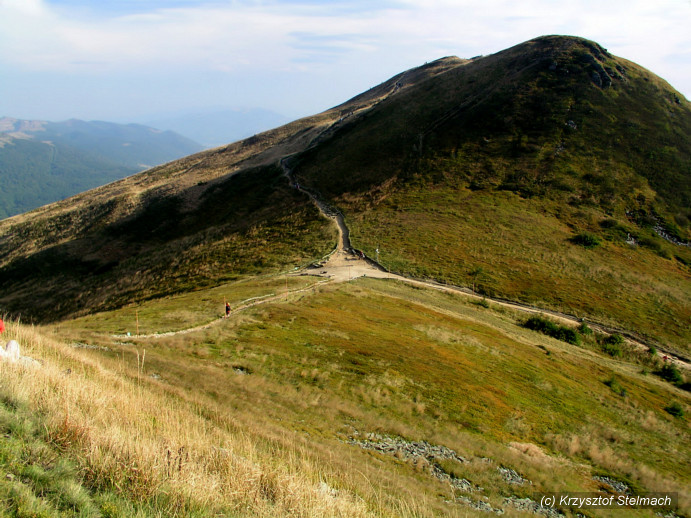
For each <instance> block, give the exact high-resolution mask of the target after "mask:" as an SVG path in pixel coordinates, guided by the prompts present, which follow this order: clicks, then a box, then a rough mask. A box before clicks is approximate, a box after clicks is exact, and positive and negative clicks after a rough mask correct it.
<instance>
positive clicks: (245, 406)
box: [4, 277, 691, 516]
mask: <svg viewBox="0 0 691 518" xmlns="http://www.w3.org/2000/svg"><path fill="white" fill-rule="evenodd" d="M287 287H288V288H289V291H290V293H289V292H287V291H284V292H281V291H280V290H281V289H283V290H285V288H286V280H285V279H284V278H282V277H274V278H271V277H267V278H265V279H263V280H261V279H258V280H256V281H251V280H244V281H241V282H234V283H231V284H229V285H227V286H225V287H220V288H218V289H214V290H204V291H200V292H197V294H196V297H197V300H198V301H199V302H200V304H198V305H197V306H195V305H194V304H193V301H194V298H195V297H194V296H192V295H178V296H173V297H167V298H163V299H159V300H152V301H149V302H146V303H145V304H143V305H142V306H139V307H136V306H135V307H130V308H123V309H120V310H117V311H112V312H107V313H101V314H99V315H96V316H93V317H85V318H82V319H77V320H73V321H66V322H64V323H62V324H61V325H60V326H59V327H56V328H43V329H40V330H36V331H33V330H30V329H27V328H23V327H15V328H13V330H12V331H11V335H10V336H17V337H18V338H19V339H20V341H21V342H22V343H26V344H27V347H26V353H27V354H30V355H33V356H35V357H37V358H38V359H41V360H42V361H43V366H42V367H41V368H39V369H37V370H34V371H21V370H11V369H10V370H8V369H6V370H5V371H4V372H6V373H11V376H10V379H12V380H13V381H12V382H11V384H10V385H5V389H4V390H7V387H14V388H12V389H11V392H10V395H9V396H5V400H6V401H7V400H8V398H9V400H11V401H21V404H18V405H15V406H16V408H18V409H21V408H24V409H26V412H28V413H32V412H36V413H37V415H40V416H43V417H42V418H41V419H43V421H40V422H37V425H36V426H35V427H34V429H35V430H39V431H40V433H38V435H37V436H36V435H35V436H34V439H33V440H37V441H39V442H41V441H42V442H44V443H45V444H46V445H47V446H46V448H48V449H49V450H50V451H52V452H53V453H52V455H54V456H56V458H58V457H59V458H61V459H63V461H64V462H67V463H71V465H72V466H73V467H74V470H73V471H72V472H71V473H73V474H74V475H70V477H73V478H72V479H70V480H72V481H73V482H75V483H76V484H77V485H80V486H81V487H82V492H83V494H84V495H86V496H85V497H84V502H90V503H88V504H87V503H84V504H83V505H84V506H89V505H91V506H94V508H96V509H103V505H104V502H109V505H112V506H114V507H113V512H114V514H113V515H115V516H117V515H118V514H117V513H120V514H119V515H126V514H127V513H128V512H133V510H134V511H136V512H139V513H141V515H142V516H144V515H146V513H153V514H155V513H156V512H164V513H167V514H173V513H175V512H177V513H182V514H185V513H187V514H186V515H195V514H197V515H207V514H210V513H211V512H215V511H219V510H226V511H228V512H236V513H238V514H244V513H245V512H248V513H252V514H260V515H261V514H264V515H267V516H268V515H271V513H274V514H275V513H276V512H279V514H280V513H282V512H286V513H288V512H295V513H300V514H308V515H309V514H312V515H319V513H322V514H324V513H325V514H327V515H339V514H340V515H343V516H351V515H355V516H356V515H358V514H361V515H375V516H376V515H391V514H394V515H403V516H411V515H415V516H435V515H439V514H443V515H452V516H453V515H460V516H463V514H464V513H467V512H468V511H467V510H468V507H467V505H468V502H467V499H468V498H469V499H470V501H471V502H472V501H477V500H481V499H484V498H487V501H488V502H489V503H490V504H491V505H492V506H493V507H495V508H504V509H506V511H507V513H508V515H512V514H518V513H519V512H518V511H517V510H516V509H514V507H513V506H512V505H511V504H510V503H509V502H508V501H507V500H506V498H507V496H509V495H515V497H516V498H519V497H520V498H524V497H528V498H530V496H531V495H532V494H533V493H534V492H535V491H558V490H582V491H586V490H587V491H589V490H592V489H593V487H594V482H593V479H592V477H593V476H595V475H596V474H597V475H601V474H602V473H606V474H607V476H608V477H610V478H612V479H614V480H621V481H624V482H625V483H626V484H628V485H629V487H632V488H635V491H644V490H660V491H672V490H674V491H679V492H680V495H681V497H680V502H681V503H680V506H681V507H680V510H679V511H678V512H682V513H683V512H686V511H684V509H687V508H688V506H689V505H690V504H689V495H687V493H686V492H685V490H684V489H683V488H684V487H686V486H687V485H688V481H689V480H690V479H691V473H690V472H689V471H688V467H687V466H686V465H685V463H684V462H683V460H682V459H684V458H686V457H687V456H688V454H689V453H691V452H687V451H686V450H687V449H688V445H689V444H691V443H690V442H689V441H688V440H687V438H685V437H686V434H687V431H686V426H687V425H686V421H685V419H686V417H685V416H684V415H683V414H682V415H681V416H675V415H673V414H672V413H670V412H669V410H667V409H666V407H668V406H669V404H670V403H669V401H670V400H671V399H672V400H677V401H679V404H680V406H681V408H682V410H683V407H684V405H688V404H689V397H688V395H684V394H685V393H684V392H679V391H678V390H677V389H676V388H675V387H674V386H673V385H671V384H669V383H667V382H664V381H662V380H661V379H660V378H658V377H657V376H646V375H645V374H643V373H641V368H640V365H639V364H637V363H636V361H635V358H634V357H633V356H631V358H630V359H629V357H628V356H625V357H622V358H621V359H619V360H617V361H613V360H611V359H609V357H608V356H607V355H604V354H602V353H601V352H598V349H597V348H596V346H595V345H592V344H591V342H588V341H587V340H591V341H592V343H593V344H596V343H597V340H596V337H592V338H589V339H587V340H586V339H585V338H584V342H583V344H582V346H581V347H578V346H574V345H571V344H568V343H566V342H564V341H561V340H555V339H554V338H552V337H548V336H545V335H542V334H541V333H535V332H534V331H532V330H530V329H526V328H525V327H523V326H522V323H523V322H524V320H525V318H524V317H522V316H521V315H520V314H518V313H515V312H514V311H512V310H508V309H505V308H501V307H498V306H495V305H493V304H490V307H489V308H485V307H478V306H477V305H476V304H475V303H474V302H472V301H471V300H468V299H465V298H464V297H463V296H462V295H454V294H446V293H439V292H436V291H434V290H427V289H419V288H414V287H410V286H406V285H404V284H400V283H396V282H391V281H376V280H367V279H361V280H359V281H356V282H353V283H349V284H346V285H339V286H336V285H328V284H326V285H324V284H313V280H312V281H310V279H309V278H290V279H288V284H287ZM223 294H236V295H233V296H232V297H229V299H230V300H231V303H232V305H233V307H234V308H239V307H240V303H241V302H243V301H245V300H247V299H253V298H256V297H262V295H271V294H274V295H278V297H277V298H275V299H270V300H266V301H265V302H263V303H261V304H257V305H255V306H252V307H246V308H245V309H242V310H240V309H236V310H235V311H233V312H232V313H231V317H230V318H229V319H223V318H220V314H221V308H222V299H221V295H223ZM259 300H261V299H259ZM203 301H207V302H203ZM135 311H138V312H139V315H140V317H142V318H141V320H140V323H141V324H142V325H144V323H146V324H145V325H146V332H147V333H149V334H150V333H156V332H158V333H164V332H166V331H171V330H172V329H177V330H178V331H185V330H186V329H190V330H191V332H185V333H180V334H169V335H166V334H160V335H157V336H156V337H153V336H152V337H146V336H144V333H143V332H142V334H141V335H140V336H136V334H135V333H130V336H127V335H126V333H123V331H125V330H126V329H130V330H131V329H132V325H133V324H134V318H133V317H134V315H133V313H135ZM183 313H184V315H185V316H184V319H178V318H173V319H171V318H169V316H168V315H171V314H177V315H178V316H181V315H183ZM183 322H184V323H183ZM209 324H210V325H209ZM200 326H201V327H200ZM203 326H206V327H203ZM194 329H196V331H195V330H194ZM142 331H143V329H142ZM48 336H50V338H48ZM642 356H648V355H647V353H644V354H643V355H642ZM497 373H502V375H501V377H497ZM593 377H595V378H597V379H602V380H603V383H602V384H601V385H600V387H598V386H595V385H593V384H592V379H593ZM44 387H45V388H44ZM113 391H114V392H113ZM65 405H67V406H65ZM120 405H123V406H120ZM8 408H9V409H10V410H9V411H10V413H13V412H14V413H15V415H17V416H19V415H20V414H17V412H19V410H17V411H15V410H12V408H14V407H12V406H9V407H8V406H6V407H5V409H6V410H7V409H8ZM22 412H24V410H22ZM672 412H674V410H672ZM24 415H28V414H26V413H25V414H24ZM32 419H33V417H32ZM41 430H44V431H41ZM386 437H388V439H386ZM382 441H389V443H390V444H395V443H397V441H398V442H400V443H401V444H408V443H410V444H412V443H416V444H417V443H418V442H420V441H425V442H426V443H428V444H430V445H433V446H434V445H437V446H444V447H447V448H450V449H452V450H453V451H454V452H456V454H458V455H459V456H461V457H463V458H464V459H465V461H463V462H459V461H450V460H445V461H441V460H440V461H438V462H437V464H438V465H439V466H440V467H439V468H438V469H440V470H441V471H436V470H437V468H432V467H430V466H431V464H430V461H429V460H426V459H425V458H424V457H419V456H414V455H413V456H406V455H409V454H404V453H402V451H401V452H399V453H398V454H396V455H398V456H396V455H393V454H391V455H387V454H386V453H383V452H379V453H377V452H376V451H374V450H371V449H368V448H364V447H363V446H358V444H363V445H367V444H369V445H370V446H369V448H371V447H373V445H376V444H379V443H382V444H384V443H383V442H382ZM392 451H394V452H395V451H396V450H395V448H394V450H392ZM671 451H676V452H677V453H676V454H674V455H671V454H670V452H671ZM483 459H489V460H483ZM41 462H43V464H42V465H43V466H44V468H45V469H52V468H51V467H52V466H53V464H50V463H49V462H46V461H45V460H43V458H42V460H41ZM435 465H436V464H435ZM499 467H503V468H510V469H512V470H513V471H515V472H516V473H518V474H520V477H523V478H525V479H526V480H530V481H531V483H532V484H531V485H530V486H520V485H514V484H513V483H511V482H508V480H509V479H505V478H504V476H505V475H502V473H503V472H502V471H501V470H499ZM248 470H249V471H248ZM10 472H12V473H14V474H15V476H16V477H17V479H21V480H23V481H24V482H23V483H25V484H27V488H28V489H27V490H28V491H30V492H33V494H34V496H37V497H39V496H40V498H41V499H43V500H44V503H45V505H48V506H53V507H55V508H56V509H63V508H61V507H60V506H61V505H63V504H61V503H60V502H57V501H53V500H51V498H52V497H50V491H47V492H45V493H42V492H40V491H39V490H38V489H37V486H33V485H32V483H30V481H28V480H26V479H25V478H22V477H24V475H22V474H21V473H20V472H19V471H16V470H15V471H10ZM75 473H76V474H75ZM435 473H436V475H435ZM443 473H446V474H447V475H443ZM444 476H449V477H450V476H453V477H454V478H456V479H459V480H460V479H465V480H468V481H469V482H470V484H471V486H480V487H482V488H483V489H482V490H481V491H480V492H479V493H478V492H477V491H475V492H473V491H464V490H461V489H458V488H456V489H453V486H451V485H449V482H448V481H445V480H448V479H444ZM207 477H213V481H212V479H210V478H207ZM439 477H441V478H439ZM68 478H69V477H68ZM191 479H194V480H198V481H199V482H197V483H195V485H194V487H191V486H190V485H189V484H185V481H187V480H191ZM125 480H127V483H124V482H125ZM204 480H207V482H202V481H204ZM201 487H204V497H202V494H201V493H198V492H197V491H198V490H197V489H195V488H201ZM209 488H215V489H209ZM44 496H45V498H44ZM13 498H14V497H13ZM84 508H86V507H84ZM116 510H117V512H116ZM232 510H235V511H232ZM278 510H282V511H278ZM101 512H103V511H101ZM599 515H600V514H599V511H594V514H593V516H599Z"/></svg>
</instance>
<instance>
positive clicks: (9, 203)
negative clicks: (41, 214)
mask: <svg viewBox="0 0 691 518" xmlns="http://www.w3.org/2000/svg"><path fill="white" fill-rule="evenodd" d="M201 149H203V146H201V145H200V144H198V143H196V142H194V141H192V140H190V139H188V138H186V137H183V136H181V135H178V134H177V133H174V132H172V131H160V130H157V129H154V128H151V127H147V126H143V125H139V124H115V123H111V122H100V121H91V122H86V121H81V120H75V119H72V120H68V121H64V122H47V121H29V120H19V119H13V118H9V117H4V118H0V185H2V189H1V190H0V218H6V217H9V216H12V215H15V214H20V213H22V212H26V211H28V210H31V209H34V208H36V207H40V206H41V205H45V204H47V203H51V202H54V201H57V200H61V199H64V198H67V197H69V196H72V195H74V194H77V193H79V192H82V191H86V190H88V189H92V188H94V187H98V186H101V185H104V184H106V183H109V182H112V181H114V180H119V179H121V178H124V177H126V176H129V175H131V174H134V173H137V172H139V171H142V170H144V169H148V168H149V167H152V166H155V165H158V164H162V163H165V162H169V161H171V160H174V159H176V158H180V157H183V156H186V155H189V154H191V153H195V152H197V151H200V150H201Z"/></svg>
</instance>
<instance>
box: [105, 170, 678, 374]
mask: <svg viewBox="0 0 691 518" xmlns="http://www.w3.org/2000/svg"><path fill="white" fill-rule="evenodd" d="M279 165H280V166H281V168H282V169H283V173H284V175H285V176H286V177H287V178H288V181H289V182H290V184H291V186H292V187H293V188H295V189H297V190H299V191H300V192H302V193H304V194H306V195H307V196H309V197H310V199H311V200H312V201H313V202H314V204H315V205H316V206H317V207H318V208H319V211H320V212H321V213H322V215H323V216H324V217H326V218H329V219H331V220H333V221H334V223H335V224H336V226H337V227H338V235H339V238H338V245H337V247H336V249H335V250H334V251H333V252H332V253H331V254H330V255H329V256H328V258H327V259H326V260H323V261H322V262H319V263H315V264H312V265H310V266H308V267H306V268H303V269H301V270H298V271H295V272H292V273H290V274H288V275H291V276H301V275H310V276H315V277H321V278H323V280H321V281H317V282H315V283H314V284H310V285H309V286H307V287H304V288H300V289H296V290H292V291H290V292H289V293H290V294H297V293H302V292H307V291H311V290H314V289H315V288H316V287H317V286H319V285H322V284H327V283H332V282H348V281H351V280H353V279H357V278H359V277H373V278H376V279H394V280H397V281H401V282H405V283H408V284H412V285H416V286H422V287H426V288H433V289H436V290H440V291H445V292H452V293H460V294H463V295H465V296H467V297H471V298H474V299H477V300H478V301H480V300H483V299H484V300H487V301H491V302H492V303H493V304H496V305H500V306H504V307H507V308H511V309H514V310H518V311H523V312H525V313H532V314H539V315H548V316H550V317H551V318H553V319H557V320H559V321H561V322H563V323H569V324H574V323H577V324H578V323H581V322H583V321H584V320H582V319H579V318H577V317H575V316H573V315H567V314H565V313H560V312H557V311H551V310H546V309H541V308H537V307H534V306H529V305H527V304H521V303H518V302H512V301H508V300H501V299H496V298H490V297H484V296H482V295H478V294H477V293H474V292H473V291H471V290H469V289H468V288H463V287H460V286H454V285H449V284H440V283H437V282H433V281H426V280H419V279H412V278H409V277H404V276H403V275H399V274H395V273H391V272H389V271H388V270H386V268H384V267H383V266H382V265H380V264H378V263H377V262H376V261H374V260H372V259H371V258H369V257H367V256H366V255H365V254H363V253H362V252H361V251H359V250H356V249H353V248H352V246H351V243H350V232H349V230H348V227H347V225H346V223H345V219H344V217H343V214H342V213H341V212H340V211H339V210H338V209H335V208H333V207H331V206H330V205H329V204H327V203H326V202H325V201H324V200H323V199H322V197H321V196H320V195H319V193H318V192H316V191H315V190H314V189H311V188H307V187H305V186H303V185H300V184H299V183H298V182H297V181H296V179H295V177H294V175H293V172H292V170H291V169H290V168H289V167H288V165H287V163H286V158H283V159H281V160H280V161H279ZM285 296H286V293H281V294H274V293H271V294H268V295H264V296H261V297H254V298H252V299H248V300H246V301H243V302H241V303H240V304H239V305H237V306H235V307H233V308H232V312H233V313H236V312H238V311H242V310H244V309H247V308H250V307H254V306H257V305H259V304H265V303H267V302H274V301H276V300H280V299H282V298H285ZM223 321H224V319H223V318H220V319H215V320H213V321H211V322H209V323H206V324H203V325H200V326H195V327H191V328H187V329H182V330H179V331H170V332H165V333H154V334H147V335H138V336H137V338H140V339H141V338H160V337H165V336H174V335H181V334H188V333H193V332H196V331H201V330H204V329H208V328H210V327H212V326H214V325H218V324H219V323H221V322H223ZM585 322H586V323H587V324H588V325H589V326H590V327H591V328H593V329H596V330H598V331H600V332H602V333H606V334H613V333H620V334H623V335H625V337H626V339H627V340H628V342H629V343H630V344H631V345H633V346H634V347H637V348H640V349H641V350H645V351H647V350H648V349H649V345H648V344H646V343H645V341H643V340H641V339H638V338H637V337H633V336H631V335H630V334H629V333H626V332H623V331H621V330H616V329H611V328H608V327H607V326H604V325H601V324H598V323H597V322H592V321H589V320H585ZM117 337H118V338H124V337H123V336H119V335H117ZM657 348H658V349H659V352H658V356H660V358H667V361H669V362H671V363H673V364H674V365H676V366H678V367H682V368H684V369H687V370H691V362H689V360H688V359H687V358H684V357H678V356H676V355H674V354H672V353H671V352H669V351H666V350H664V349H662V348H661V347H659V346H658V347H657Z"/></svg>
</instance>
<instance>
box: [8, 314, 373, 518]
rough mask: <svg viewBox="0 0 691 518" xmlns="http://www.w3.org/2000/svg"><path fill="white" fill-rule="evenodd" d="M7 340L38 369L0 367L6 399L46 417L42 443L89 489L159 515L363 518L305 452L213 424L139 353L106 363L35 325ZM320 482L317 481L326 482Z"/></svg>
mask: <svg viewBox="0 0 691 518" xmlns="http://www.w3.org/2000/svg"><path fill="white" fill-rule="evenodd" d="M6 337H7V338H8V339H17V340H18V341H19V342H20V343H21V344H23V346H24V349H23V354H24V355H28V356H31V357H33V358H35V359H37V360H39V361H40V362H41V363H42V365H41V366H38V367H33V368H23V367H20V366H17V365H10V364H5V363H0V369H2V380H3V389H4V391H5V394H6V395H5V397H11V398H12V399H14V400H18V401H24V402H26V403H27V404H28V405H30V407H31V409H32V410H33V411H34V412H36V413H38V414H41V415H44V416H45V417H46V420H47V422H48V437H49V438H50V440H51V442H52V443H53V444H54V445H55V447H56V448H57V449H58V450H59V451H61V452H64V453H65V454H67V455H69V456H72V457H74V458H77V459H80V464H81V467H82V469H83V470H84V477H85V481H86V483H87V485H89V486H91V487H94V488H99V487H107V488H116V489H117V490H118V491H119V492H121V493H122V494H124V495H125V496H127V497H129V498H132V499H134V500H142V499H143V500H151V499H154V500H156V499H160V497H161V495H165V499H163V501H162V502H161V504H160V505H161V512H162V513H163V514H165V515H179V514H180V513H184V512H185V510H186V509H190V508H192V509H195V508H197V509H205V510H207V511H208V512H209V513H210V514H214V513H216V512H224V513H225V512H231V513H234V514H235V513H237V514H239V515H256V516H277V515H295V516H315V517H317V516H348V517H350V516H367V515H369V514H370V512H369V511H368V509H367V507H366V506H365V505H364V503H363V502H362V501H361V500H359V499H358V498H356V497H355V495H353V494H352V493H350V492H348V491H338V490H335V489H334V490H330V489H329V487H331V485H332V484H334V481H332V480H330V478H329V473H326V472H324V471H322V468H320V467H319V466H316V465H314V464H313V461H312V460H311V459H310V455H309V454H308V453H307V452H306V451H305V450H304V449H303V448H302V447H301V446H294V447H292V448H286V447H285V444H281V443H280V441H273V440H270V439H268V438H261V433H257V434H250V433H248V431H247V430H242V429H240V428H238V427H236V426H235V424H234V420H233V418H232V415H227V416H215V418H214V419H209V418H208V417H205V416H204V413H205V412H203V411H202V409H201V408H199V407H195V406H194V405H190V404H185V403H182V402H181V401H180V400H179V399H177V398H173V397H170V396H168V395H166V394H164V393H163V391H161V390H158V389H157V387H156V385H155V383H151V382H150V381H145V380H143V379H142V370H143V368H144V365H145V361H146V359H145V356H144V353H143V352H142V354H141V355H139V357H138V362H137V363H135V364H134V365H132V362H131V358H123V360H122V364H121V366H120V368H121V372H117V371H115V370H112V369H110V368H107V367H104V366H103V364H102V363H100V362H98V361H94V360H92V359H90V358H88V357H87V355H84V354H81V353H80V352H79V351H76V350H74V349H71V348H69V347H67V346H65V345H63V344H61V343H60V342H58V341H55V340H52V339H50V338H46V337H45V336H44V335H42V334H40V333H38V332H36V331H35V330H34V329H33V328H30V327H26V326H23V325H18V324H12V325H10V329H9V330H8V332H7V335H6ZM322 477H323V478H322Z"/></svg>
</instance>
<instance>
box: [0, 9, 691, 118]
mask: <svg viewBox="0 0 691 518" xmlns="http://www.w3.org/2000/svg"><path fill="white" fill-rule="evenodd" d="M690 28H691V0H522V1H516V0H482V1H471V0H383V1H378V0H342V1H339V0H322V1H318V0H226V1H221V0H210V1H189V0H102V1H101V0H0V116H3V115H5V116H12V117H17V118H25V119H47V120H63V119H67V118H71V117H75V118H81V119H88V120H91V119H101V120H112V121H119V122H125V121H143V120H147V119H150V118H155V117H158V116H161V115H164V114H168V113H171V112H175V113H180V112H183V113H184V112H193V111H197V110H202V109H205V108H209V107H217V108H221V107H224V108H251V107H261V108H265V109H269V110H274V111H277V112H279V113H282V114H284V115H286V116H289V117H291V118H294V117H298V116H303V115H309V114H312V113H316V112H319V111H322V110H324V109H327V108H330V107H332V106H334V105H336V104H339V103H341V102H343V101H345V100H347V99H348V98H350V97H352V96H354V95H356V94H358V93H360V92H361V91H364V90H366V89H368V88H369V87H371V86H374V85H376V84H378V83H380V82H382V81H384V80H386V79H388V78H389V77H391V76H393V75H395V74H397V73H398V72H402V71H403V70H405V69H408V68H411V67H414V66H418V65H421V64H423V63H425V62H426V61H432V60H434V59H437V58H440V57H442V56H448V55H456V56H459V57H466V58H469V57H473V56H476V55H480V54H490V53H493V52H497V51H500V50H503V49H505V48H508V47H511V46H513V45H516V44H518V43H521V42H523V41H526V40H529V39H531V38H534V37H536V36H541V35H545V34H569V35H575V36H582V37H585V38H588V39H591V40H594V41H597V42H598V43H600V44H601V45H602V46H604V47H605V48H607V49H608V50H609V51H610V52H612V53H613V54H616V55H618V56H621V57H625V58H627V59H630V60H632V61H635V62H636V63H638V64H640V65H642V66H645V67H646V68H648V69H650V70H651V71H653V72H654V73H656V74H658V75H660V76H661V77H663V78H664V79H666V80H667V81H668V82H670V83H671V84H672V86H674V87H675V88H676V89H677V90H679V91H680V92H681V93H682V94H684V95H685V96H686V97H687V98H691V29H690Z"/></svg>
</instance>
